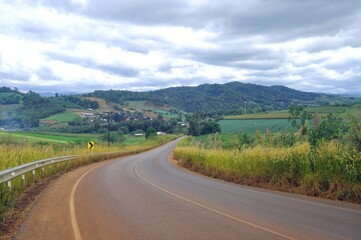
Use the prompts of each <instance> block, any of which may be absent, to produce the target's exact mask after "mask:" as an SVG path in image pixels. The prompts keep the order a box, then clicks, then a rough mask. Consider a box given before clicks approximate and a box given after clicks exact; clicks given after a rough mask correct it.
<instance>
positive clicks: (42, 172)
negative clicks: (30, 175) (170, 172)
mask: <svg viewBox="0 0 361 240" xmlns="http://www.w3.org/2000/svg"><path fill="white" fill-rule="evenodd" d="M44 175H45V173H44V167H42V168H41V177H42V178H44Z"/></svg>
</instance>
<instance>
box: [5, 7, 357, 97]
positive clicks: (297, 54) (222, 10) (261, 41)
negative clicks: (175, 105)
mask: <svg viewBox="0 0 361 240" xmlns="http://www.w3.org/2000/svg"><path fill="white" fill-rule="evenodd" d="M231 81H240V82H245V83H256V84H261V85H267V86H270V85H285V86H288V87H291V88H294V89H298V90H303V91H314V92H328V93H361V1H360V0H302V1H299V0H233V1H232V0H123V1H122V0H53V1H51V0H23V1H21V0H0V86H8V87H12V88H14V87H17V88H18V89H20V90H34V91H40V92H41V91H51V92H69V91H70V92H90V91H93V90H96V89H127V90H136V91H141V90H153V89H159V88H165V87H171V86H183V85H188V86H193V85H199V84H202V83H226V82H231Z"/></svg>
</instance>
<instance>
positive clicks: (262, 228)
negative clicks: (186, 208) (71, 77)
mask: <svg viewBox="0 0 361 240" xmlns="http://www.w3.org/2000/svg"><path fill="white" fill-rule="evenodd" d="M141 163H142V162H140V163H138V164H137V165H136V166H135V169H134V170H135V173H136V174H137V175H138V177H139V178H140V179H142V180H143V181H145V182H147V183H148V184H150V185H152V186H153V187H155V188H158V189H159V190H161V191H163V192H165V193H168V194H170V195H172V196H174V197H176V198H179V199H182V200H184V201H186V202H189V203H191V204H193V205H196V206H198V207H200V208H203V209H206V210H209V211H211V212H214V213H216V214H219V215H221V216H224V217H227V218H230V219H232V220H235V221H237V222H240V223H243V224H246V225H248V226H251V227H254V228H257V229H260V230H263V231H265V232H269V233H272V234H274V235H276V236H279V237H282V238H285V239H290V240H295V238H293V237H290V236H287V235H284V234H282V233H279V232H276V231H273V230H271V229H268V228H265V227H262V226H259V225H257V224H254V223H251V222H248V221H246V220H243V219H240V218H237V217H234V216H231V215H228V214H226V213H223V212H221V211H218V210H216V209H213V208H210V207H207V206H205V205H202V204H200V203H197V202H194V201H192V200H189V199H187V198H184V197H182V196H179V195H177V194H175V193H173V192H170V191H168V190H166V189H164V188H162V187H160V186H158V185H156V184H154V183H152V182H150V181H148V180H147V179H145V178H144V177H142V176H141V175H140V174H139V171H138V167H139V165H140V164H141Z"/></svg>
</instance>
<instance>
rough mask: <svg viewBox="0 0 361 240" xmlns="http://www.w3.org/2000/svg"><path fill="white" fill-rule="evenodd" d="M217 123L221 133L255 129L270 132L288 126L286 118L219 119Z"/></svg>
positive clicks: (285, 128) (254, 130)
mask: <svg viewBox="0 0 361 240" xmlns="http://www.w3.org/2000/svg"><path fill="white" fill-rule="evenodd" d="M218 123H219V125H220V127H221V130H222V133H236V132H238V131H242V132H246V133H254V132H256V131H257V130H258V131H261V132H265V131H266V130H267V129H268V130H269V131H271V132H278V131H280V130H282V131H284V130H287V129H288V128H289V127H290V123H289V122H288V120H287V119H243V120H242V119H239V120H220V121H219V122H218Z"/></svg>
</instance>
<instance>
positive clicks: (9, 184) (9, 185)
mask: <svg viewBox="0 0 361 240" xmlns="http://www.w3.org/2000/svg"><path fill="white" fill-rule="evenodd" d="M8 188H9V192H11V181H8Z"/></svg>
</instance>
